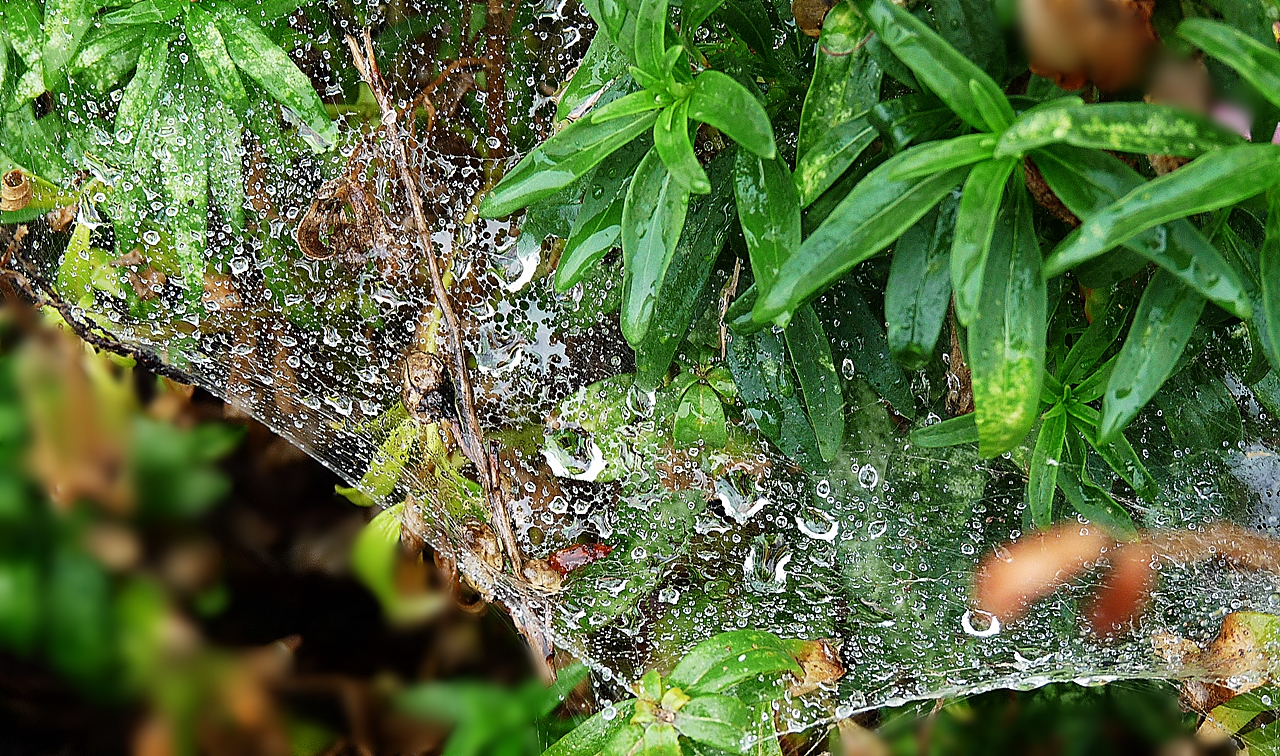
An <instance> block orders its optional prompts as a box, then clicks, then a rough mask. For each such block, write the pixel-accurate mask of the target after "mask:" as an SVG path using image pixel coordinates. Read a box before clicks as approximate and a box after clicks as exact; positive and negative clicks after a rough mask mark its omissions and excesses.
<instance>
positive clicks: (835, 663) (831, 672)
mask: <svg viewBox="0 0 1280 756" xmlns="http://www.w3.org/2000/svg"><path fill="white" fill-rule="evenodd" d="M795 657H796V661H798V662H800V668H801V669H802V670H804V677H803V678H802V679H801V680H800V681H799V682H797V683H796V684H795V685H792V686H791V694H792V695H795V696H803V695H804V694H806V693H810V692H812V691H814V690H817V689H818V687H819V686H822V685H826V684H828V683H833V682H835V681H836V680H839V679H840V678H842V677H844V665H843V664H841V663H840V654H839V653H837V652H836V649H835V648H833V647H832V645H831V643H829V642H828V641H826V640H825V639H819V640H813V641H806V642H805V643H804V645H803V646H801V647H800V650H799V651H797V652H796V653H795Z"/></svg>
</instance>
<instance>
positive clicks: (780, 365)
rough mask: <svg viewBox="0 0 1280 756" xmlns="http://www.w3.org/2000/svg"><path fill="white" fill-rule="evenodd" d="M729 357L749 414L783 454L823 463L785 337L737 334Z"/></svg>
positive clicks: (767, 334) (771, 334)
mask: <svg viewBox="0 0 1280 756" xmlns="http://www.w3.org/2000/svg"><path fill="white" fill-rule="evenodd" d="M728 357H729V369H730V370H731V371H732V372H733V384H734V385H735V386H737V387H738V391H739V392H740V393H741V396H742V401H743V403H744V404H745V405H746V406H747V410H746V413H745V414H746V416H747V417H748V418H749V419H750V420H751V421H752V422H753V423H755V425H756V427H757V428H758V429H759V430H760V432H761V433H762V434H764V436H765V438H768V439H769V440H770V441H772V442H773V443H774V444H775V445H776V446H777V447H778V448H779V449H781V450H782V453H783V454H786V455H787V456H788V457H790V458H792V459H794V460H796V461H798V462H800V463H801V464H804V465H811V466H814V465H817V464H819V463H820V461H821V459H822V455H821V454H820V453H819V451H818V440H817V437H816V436H815V435H814V432H813V426H811V425H810V424H809V419H808V417H807V416H806V415H805V413H804V406H803V405H802V404H801V401H800V399H801V397H800V395H799V392H798V391H797V390H796V385H795V383H796V382H795V378H793V377H792V375H791V366H790V365H788V364H787V362H786V353H785V349H784V347H783V343H782V339H781V338H780V337H779V336H778V335H777V334H775V333H774V332H773V331H771V330H766V331H760V332H758V333H753V334H741V333H739V334H735V335H734V336H733V339H732V340H731V341H730V342H729V350H728Z"/></svg>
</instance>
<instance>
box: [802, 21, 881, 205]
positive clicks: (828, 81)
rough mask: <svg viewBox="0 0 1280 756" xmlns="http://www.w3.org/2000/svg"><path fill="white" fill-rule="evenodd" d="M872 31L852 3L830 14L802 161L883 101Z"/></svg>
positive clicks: (809, 101) (807, 105)
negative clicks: (834, 132)
mask: <svg viewBox="0 0 1280 756" xmlns="http://www.w3.org/2000/svg"><path fill="white" fill-rule="evenodd" d="M868 34H869V29H868V28H867V22H866V21H865V20H864V19H863V18H862V15H861V14H859V13H858V11H857V10H856V9H855V8H854V7H853V4H852V3H847V2H843V3H839V4H837V5H836V6H835V7H834V8H832V9H831V10H830V11H828V12H827V17H826V19H824V20H823V22H822V33H821V35H820V36H819V37H818V50H817V55H816V58H815V60H814V63H813V79H812V81H811V82H810V84H809V91H808V92H807V93H806V94H805V98H804V105H803V106H802V107H801V110H800V132H799V138H798V141H797V145H796V154H797V155H798V156H799V162H800V163H803V162H804V161H805V159H806V158H807V157H808V155H809V153H810V151H812V150H813V149H815V148H816V147H817V145H818V144H819V143H820V142H823V141H826V142H828V143H830V137H829V132H830V131H832V130H835V129H838V128H840V127H842V126H844V125H846V124H848V123H849V122H850V121H853V120H855V119H857V118H858V116H859V115H861V114H862V113H863V112H865V111H866V110H867V109H868V108H870V107H871V106H873V105H875V104H876V101H877V100H878V99H879V94H880V80H881V72H880V66H879V65H878V64H877V63H876V62H875V60H874V59H872V57H871V55H870V54H869V53H868V52H867V50H866V45H864V44H863V42H864V41H865V40H866V37H867V35H868ZM828 149H829V148H828ZM797 172H799V168H798V167H797ZM837 175H839V172H837ZM832 180H834V177H832ZM815 196H816V195H815Z"/></svg>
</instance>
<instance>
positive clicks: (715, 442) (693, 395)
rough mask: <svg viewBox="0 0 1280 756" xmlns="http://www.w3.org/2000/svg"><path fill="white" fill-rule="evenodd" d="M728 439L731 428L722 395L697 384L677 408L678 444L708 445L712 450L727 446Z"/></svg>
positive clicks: (676, 429) (676, 431)
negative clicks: (727, 423) (725, 414)
mask: <svg viewBox="0 0 1280 756" xmlns="http://www.w3.org/2000/svg"><path fill="white" fill-rule="evenodd" d="M728 442H729V431H728V428H727V427H726V426H725V420H724V406H723V405H721V403H720V397H719V396H718V395H717V394H716V392H715V391H714V390H712V388H711V387H710V386H707V385H706V384H702V383H695V384H693V385H692V386H690V387H689V390H688V391H686V392H685V395H684V397H683V398H682V399H681V400H680V405H679V406H678V407H677V408H676V418H675V443H676V446H677V447H681V446H697V445H699V444H706V446H707V447H709V448H712V449H723V448H724V445H725V444H726V443H728Z"/></svg>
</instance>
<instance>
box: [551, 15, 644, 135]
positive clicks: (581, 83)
mask: <svg viewBox="0 0 1280 756" xmlns="http://www.w3.org/2000/svg"><path fill="white" fill-rule="evenodd" d="M626 70H627V59H626V57H624V56H623V54H622V51H621V50H619V49H618V46H617V45H615V44H613V40H611V39H609V35H608V33H607V32H606V33H600V32H597V33H596V35H595V36H594V37H592V38H591V45H590V46H589V47H587V53H586V55H584V56H583V57H582V62H581V63H580V64H578V68H577V70H576V71H574V74H573V77H572V78H570V79H569V83H568V84H566V85H565V88H564V91H563V92H561V93H560V101H559V102H558V103H556V120H557V121H563V120H564V119H566V118H568V117H569V116H571V115H575V114H578V112H579V111H580V110H581V109H584V108H585V106H586V105H587V103H589V102H591V101H592V99H593V98H595V97H596V96H597V95H599V94H600V92H602V91H604V89H605V88H606V87H608V86H609V83H610V82H612V81H614V80H615V79H617V78H618V77H619V76H621V75H622V74H623V73H625V72H626Z"/></svg>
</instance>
